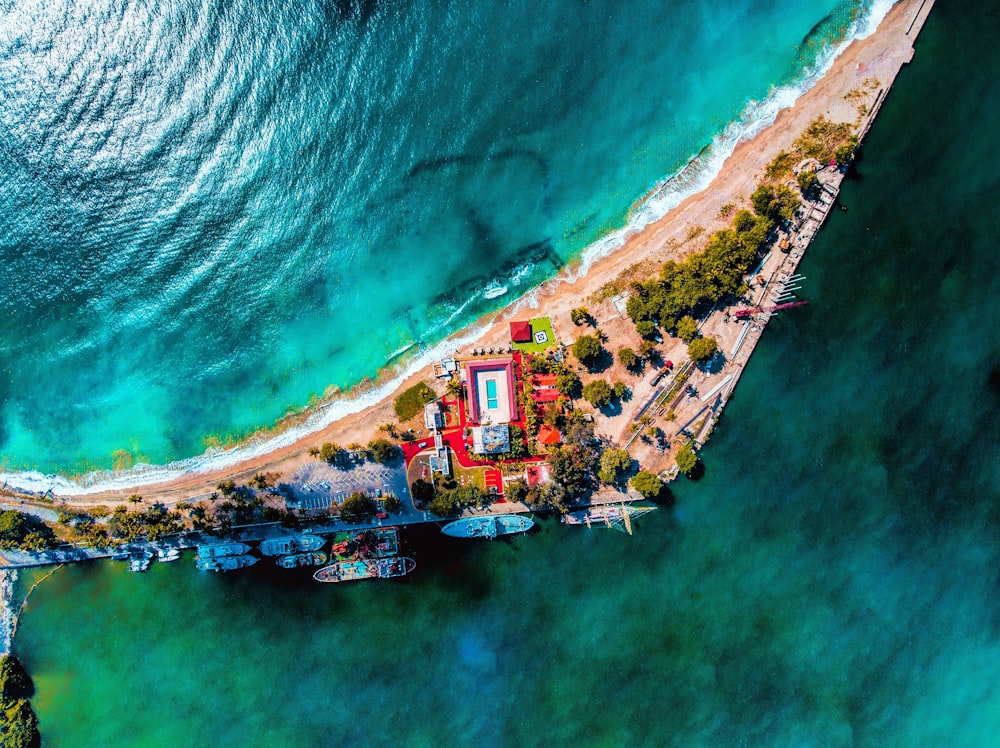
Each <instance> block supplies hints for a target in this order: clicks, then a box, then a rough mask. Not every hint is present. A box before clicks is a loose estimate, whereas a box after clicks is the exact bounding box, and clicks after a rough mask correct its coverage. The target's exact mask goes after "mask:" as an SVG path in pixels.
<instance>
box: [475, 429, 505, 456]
mask: <svg viewBox="0 0 1000 748" xmlns="http://www.w3.org/2000/svg"><path fill="white" fill-rule="evenodd" d="M472 451H473V452H475V453H476V454H481V455H495V454H504V453H506V452H510V429H509V428H507V424H499V425H496V426H475V427H473V429H472Z"/></svg>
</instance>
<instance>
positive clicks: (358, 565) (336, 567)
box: [313, 558, 378, 582]
mask: <svg viewBox="0 0 1000 748" xmlns="http://www.w3.org/2000/svg"><path fill="white" fill-rule="evenodd" d="M377 576H378V569H377V568H376V566H375V563H374V562H373V561H366V560H365V559H363V558H359V559H357V560H355V561H338V562H337V563H335V564H330V565H329V566H324V567H323V568H322V569H319V570H318V571H317V572H316V573H315V574H313V579H315V580H316V581H317V582H352V581H354V580H355V579H374V578H376V577H377Z"/></svg>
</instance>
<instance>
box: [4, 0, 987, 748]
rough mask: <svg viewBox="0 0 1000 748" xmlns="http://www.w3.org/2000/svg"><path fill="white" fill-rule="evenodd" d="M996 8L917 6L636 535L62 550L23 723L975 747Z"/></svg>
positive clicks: (276, 740)
mask: <svg viewBox="0 0 1000 748" xmlns="http://www.w3.org/2000/svg"><path fill="white" fill-rule="evenodd" d="M998 29H1000V17H998V14H997V11H996V10H995V8H994V7H993V5H992V4H991V3H987V2H979V3H976V4H969V3H963V4H958V3H947V2H940V3H938V4H937V5H936V6H935V9H934V11H933V14H932V15H931V18H930V21H929V23H928V26H927V27H926V28H925V30H924V32H923V35H922V36H921V38H920V41H919V44H918V52H917V56H916V58H915V60H914V62H913V64H912V65H911V66H909V67H907V68H906V69H904V71H903V73H902V74H901V76H900V78H899V79H898V81H897V84H896V87H895V88H894V89H893V91H892V93H891V95H890V96H889V98H888V101H887V102H886V104H885V107H884V108H883V110H882V114H881V116H880V118H879V120H878V121H877V122H876V124H875V127H874V129H873V130H872V132H871V134H870V136H869V139H868V141H867V143H866V146H865V149H864V153H863V154H862V159H861V160H860V162H859V164H858V169H857V172H856V174H855V175H854V178H853V179H852V180H851V181H849V182H848V183H846V185H845V187H844V190H843V192H842V194H841V200H842V203H843V204H844V205H845V206H846V207H847V208H848V211H847V212H841V211H834V213H833V215H832V217H831V219H830V221H829V223H828V224H827V226H826V227H825V228H824V229H823V231H822V233H821V235H820V236H819V238H818V239H817V241H816V242H815V243H814V244H813V246H812V247H811V248H810V250H809V253H808V255H807V256H806V258H805V260H804V263H803V265H802V272H803V273H804V274H805V275H806V276H807V281H806V283H805V284H804V288H803V293H804V294H805V295H806V296H807V297H808V298H809V299H810V301H811V302H812V303H811V304H810V306H808V307H805V308H803V309H800V310H796V311H794V312H793V313H789V314H787V315H786V316H784V317H782V318H779V319H777V320H776V321H775V323H774V324H773V325H772V326H770V327H769V328H768V331H767V332H766V334H765V336H764V339H763V340H762V342H761V344H760V346H759V347H758V349H757V352H756V354H755V356H754V357H753V360H752V361H751V363H750V364H749V366H748V369H747V371H746V374H745V375H744V378H743V379H741V381H740V385H739V388H738V389H737V391H736V396H735V398H734V399H733V401H732V402H731V404H730V405H729V407H728V408H727V410H726V414H725V416H724V418H723V419H722V421H721V423H720V425H719V428H718V430H717V431H716V433H715V436H714V437H713V439H712V441H711V442H710V444H709V445H708V447H707V449H706V450H705V453H704V457H705V460H706V463H707V466H708V469H707V474H706V476H705V478H704V479H703V480H702V481H700V482H699V483H696V484H694V483H686V482H681V483H679V484H678V485H677V490H676V500H675V504H674V506H673V507H664V508H662V509H661V511H659V512H657V513H655V514H654V515H653V516H651V517H649V518H646V519H643V520H642V524H641V528H640V530H639V532H638V534H637V535H636V536H635V537H633V538H628V537H626V536H623V535H619V534H616V533H609V532H599V531H592V532H585V531H580V530H577V529H572V530H571V529H563V528H561V527H559V526H558V525H555V524H554V523H551V522H549V523H545V524H543V528H542V531H541V532H540V533H539V534H537V535H535V536H532V537H527V538H520V539H517V540H515V541H514V542H512V543H502V542H497V543H487V544H464V545H463V544H462V543H460V542H458V541H451V540H449V539H447V538H443V537H441V536H438V535H436V534H435V532H436V531H435V529H434V528H425V529H423V530H414V531H412V532H410V531H408V533H407V537H408V538H409V542H410V543H411V546H412V550H413V552H414V553H415V555H416V557H417V559H418V563H419V566H418V569H417V571H416V572H415V574H414V576H413V578H412V579H409V580H406V581H401V582H400V583H387V584H359V585H356V586H353V587H351V586H346V585H345V586H343V587H339V586H333V588H331V586H326V587H322V588H320V587H318V586H317V585H315V584H312V583H311V582H310V581H309V580H308V579H306V578H301V577H296V576H294V575H292V576H291V577H289V576H286V575H280V576H279V575H278V574H277V573H276V572H268V570H266V569H262V568H260V567H261V566H263V564H261V565H259V566H258V567H255V568H254V569H252V570H250V571H249V572H248V573H246V574H240V575H235V576H227V577H214V576H206V575H201V574H198V573H196V572H195V571H194V569H193V568H192V564H191V562H190V559H185V560H184V561H182V562H180V563H179V564H175V565H174V567H173V568H171V567H168V566H166V565H164V566H159V567H156V566H154V568H153V569H152V570H151V571H150V572H149V573H148V574H147V575H144V576H139V575H130V574H128V573H127V572H124V571H122V570H121V567H120V565H119V566H115V565H112V564H109V563H102V564H95V565H93V566H89V567H82V566H81V567H76V568H72V569H63V570H60V571H59V572H57V573H56V575H55V576H53V577H52V578H51V579H50V580H48V581H47V582H45V583H44V584H43V585H42V586H41V587H39V589H38V590H37V592H36V593H35V596H34V597H33V598H32V601H31V603H30V607H29V608H28V612H27V613H26V615H25V617H24V619H23V621H22V627H21V629H20V631H19V632H18V637H17V640H16V642H15V649H16V651H17V652H18V654H19V655H20V656H21V657H22V658H23V659H24V660H25V662H26V663H27V665H28V667H29V669H30V670H31V671H32V673H33V674H34V675H35V678H36V682H37V684H38V695H37V696H36V698H35V704H36V707H37V708H38V710H39V713H40V716H41V724H42V727H43V730H44V731H45V733H46V735H47V736H48V739H49V740H50V744H51V745H57V746H100V745H142V746H173V745H216V746H243V745H282V746H284V745H294V746H324V745H332V744H335V745H371V746H381V745H407V746H410V745H414V746H432V745H479V746H519V745H606V746H618V745H651V746H652V745H655V746H660V745H676V746H685V747H688V746H713V747H714V746H758V745H766V746H795V747H799V746H824V747H826V746H845V747H846V746H879V747H881V746H929V745H934V746H937V745H948V746H963V747H964V746H977V747H978V746H994V745H996V736H997V735H998V734H1000V687H998V684H997V679H996V673H997V672H998V671H1000V643H998V631H1000V602H998V601H1000V596H998V595H997V584H998V573H997V570H998V569H1000V511H998V506H1000V472H998V466H1000V426H998V421H997V419H996V412H997V406H998V404H1000V403H998V400H1000V333H998V331H997V327H996V325H995V324H994V321H995V317H996V299H997V298H1000V256H998V254H997V252H996V251H995V238H996V223H995V220H994V215H995V205H996V203H997V200H998V198H1000V177H998V175H997V172H996V170H995V169H994V168H993V163H994V161H995V158H994V151H995V143H994V142H993V133H995V132H997V131H998V129H1000V92H998V90H997V85H998V84H997V81H998V80H1000V58H998V57H997V56H996V55H995V54H994V53H993V51H994V50H993V46H994V41H993V40H994V39H995V37H996V32H997V30H998ZM39 575H40V573H39ZM33 578H34V577H33V575H25V576H24V577H23V578H22V587H26V586H27V583H30V581H31V580H32V579H33Z"/></svg>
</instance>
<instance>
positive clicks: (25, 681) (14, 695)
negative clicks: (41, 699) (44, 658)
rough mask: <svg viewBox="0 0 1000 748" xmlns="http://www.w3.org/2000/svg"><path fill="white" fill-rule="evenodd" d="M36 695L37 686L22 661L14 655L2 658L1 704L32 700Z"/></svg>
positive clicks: (0, 668)
mask: <svg viewBox="0 0 1000 748" xmlns="http://www.w3.org/2000/svg"><path fill="white" fill-rule="evenodd" d="M34 695H35V684H34V683H32V682H31V676H30V675H28V671H27V670H25V669H24V666H23V665H22V664H21V661H20V660H19V659H17V657H15V656H14V655H12V654H6V655H4V656H3V657H2V658H0V702H9V701H16V700H18V699H30V698H31V697H32V696H34Z"/></svg>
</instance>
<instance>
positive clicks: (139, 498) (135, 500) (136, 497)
mask: <svg viewBox="0 0 1000 748" xmlns="http://www.w3.org/2000/svg"><path fill="white" fill-rule="evenodd" d="M128 500H129V501H130V502H131V503H133V504H141V503H142V496H140V495H139V494H137V493H134V494H132V495H131V496H129V497H128Z"/></svg>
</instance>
